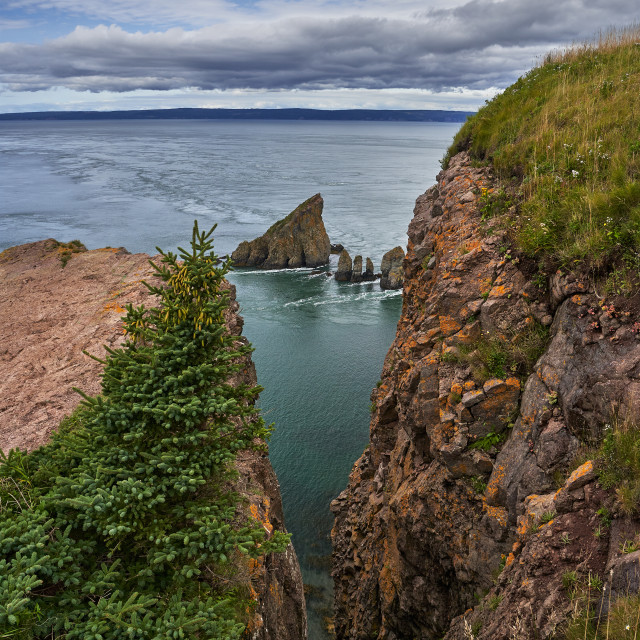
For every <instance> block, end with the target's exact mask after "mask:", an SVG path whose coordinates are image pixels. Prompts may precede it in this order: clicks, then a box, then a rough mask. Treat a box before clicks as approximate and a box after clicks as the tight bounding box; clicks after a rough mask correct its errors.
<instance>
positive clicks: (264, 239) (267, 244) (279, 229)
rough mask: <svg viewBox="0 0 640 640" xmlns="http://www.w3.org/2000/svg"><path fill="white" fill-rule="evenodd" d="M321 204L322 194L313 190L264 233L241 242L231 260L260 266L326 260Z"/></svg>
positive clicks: (301, 264)
mask: <svg viewBox="0 0 640 640" xmlns="http://www.w3.org/2000/svg"><path fill="white" fill-rule="evenodd" d="M323 205H324V201H323V200H322V196H321V195H320V194H319V193H317V194H316V195H315V196H313V197H312V198H309V199H308V200H306V201H305V202H303V203H302V204H301V205H299V206H298V207H297V208H296V209H294V210H293V211H292V212H291V213H290V214H289V215H288V216H287V217H286V218H283V219H282V220H278V222H276V223H275V224H274V225H272V226H271V227H270V228H269V229H268V231H267V232H266V233H265V234H264V235H262V236H260V237H259V238H256V239H255V240H252V241H251V242H246V241H245V242H241V243H240V244H239V245H238V248H237V249H236V250H235V251H234V252H233V254H232V258H233V261H234V264H235V265H236V266H238V267H259V268H261V269H285V268H289V269H293V268H297V267H319V266H321V265H323V264H327V262H329V254H330V253H331V243H330V242H329V236H328V235H327V232H326V230H325V228H324V222H323V221H322V208H323Z"/></svg>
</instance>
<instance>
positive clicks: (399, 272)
mask: <svg viewBox="0 0 640 640" xmlns="http://www.w3.org/2000/svg"><path fill="white" fill-rule="evenodd" d="M403 260H404V251H403V249H402V247H395V248H393V249H391V251H387V253H385V254H384V256H382V265H381V268H382V278H381V279H380V288H381V289H402V283H403V282H404V271H403V269H402V262H403Z"/></svg>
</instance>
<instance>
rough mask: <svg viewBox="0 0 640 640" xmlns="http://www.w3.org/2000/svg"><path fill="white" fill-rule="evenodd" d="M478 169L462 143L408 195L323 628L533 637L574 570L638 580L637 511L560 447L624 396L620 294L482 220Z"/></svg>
mask: <svg viewBox="0 0 640 640" xmlns="http://www.w3.org/2000/svg"><path fill="white" fill-rule="evenodd" d="M492 187H493V176H492V174H491V171H490V169H489V168H487V167H480V168H478V167H474V166H473V164H472V163H471V161H470V158H469V156H468V155H467V153H464V152H463V153H459V154H458V155H456V156H455V157H454V158H452V159H451V161H450V162H449V166H448V168H447V170H445V171H442V172H441V173H440V174H439V175H438V177H437V184H436V185H435V186H433V187H432V188H431V189H429V190H428V191H427V192H426V193H425V194H424V195H422V196H420V197H419V198H418V200H417V202H416V207H415V211H414V218H413V220H412V222H411V224H410V226H409V241H408V251H407V255H406V258H405V260H404V264H403V267H404V292H403V293H404V302H403V308H402V315H401V318H400V321H399V323H398V329H397V334H396V338H395V341H394V342H393V344H392V346H391V348H390V350H389V352H388V355H387V357H386V360H385V363H384V367H383V371H382V377H381V382H380V383H379V386H378V387H377V388H376V389H374V391H373V393H372V397H371V399H372V408H373V409H374V412H373V417H372V420H371V428H370V444H369V446H368V447H367V449H366V450H365V451H364V453H363V454H362V456H361V457H360V459H359V460H358V461H357V462H356V463H355V465H354V467H353V470H352V473H351V475H350V478H349V484H348V487H347V489H346V490H345V491H344V492H343V493H342V494H341V495H340V496H339V497H338V498H337V499H336V500H335V501H334V502H333V504H332V510H333V512H334V514H335V526H334V529H333V531H332V541H333V545H334V556H333V577H334V581H335V616H336V620H335V623H336V636H337V637H338V638H339V639H344V638H353V639H355V638H363V639H364V638H368V639H370V638H378V639H380V640H382V639H389V640H391V639H394V640H396V639H397V640H399V639H404V638H421V639H436V638H442V637H443V636H444V635H445V634H446V636H445V637H446V638H447V640H453V639H456V640H462V639H466V640H469V639H470V638H479V639H489V638H491V639H492V640H501V639H505V640H506V639H507V638H508V639H510V640H511V639H514V638H517V639H525V638H549V637H551V636H552V635H553V634H554V633H557V634H561V632H562V629H563V628H564V627H563V625H565V623H566V622H567V620H568V618H569V617H570V614H571V613H572V611H576V610H577V609H578V608H579V607H578V606H577V604H576V599H575V594H576V593H577V592H578V588H577V585H578V584H582V585H587V587H585V593H586V592H587V589H588V593H589V594H590V596H591V598H592V599H595V600H596V601H598V598H599V601H600V602H601V603H604V602H605V600H606V599H605V598H604V597H603V596H602V595H601V594H602V593H606V587H607V586H608V587H609V593H612V592H613V593H614V594H617V595H620V594H624V593H626V594H627V595H629V594H633V593H635V591H637V590H638V588H639V586H640V585H639V583H640V565H639V564H638V560H639V558H638V555H640V552H639V551H636V550H635V549H637V546H636V547H634V546H633V545H632V546H626V547H625V545H626V544H627V542H628V541H631V540H636V541H637V540H638V532H639V531H640V522H638V520H635V519H633V518H632V517H631V516H628V515H625V513H623V512H622V511H620V510H619V508H618V507H617V506H616V500H615V496H614V495H613V494H612V493H611V492H607V491H604V490H603V489H602V488H601V487H600V486H599V484H598V482H597V478H596V474H595V473H594V469H593V463H592V462H591V461H588V460H587V461H586V462H585V463H584V464H583V465H582V466H578V464H579V462H581V460H578V461H577V462H576V452H578V451H582V452H583V459H586V458H588V457H589V453H590V451H589V450H585V445H584V443H585V442H592V443H593V442H597V441H598V440H599V439H601V437H602V434H603V430H605V431H606V428H607V425H610V424H611V421H612V416H618V418H619V419H632V420H633V419H637V417H638V415H640V414H639V410H640V341H639V340H638V327H639V326H640V325H639V324H637V321H638V320H639V319H640V318H638V317H636V316H637V306H636V307H635V308H634V306H633V305H634V300H629V299H625V298H620V299H616V300H607V301H605V300H603V298H602V297H601V296H600V295H598V292H597V291H596V287H595V286H594V284H593V281H590V280H589V279H583V280H580V279H576V278H575V277H572V276H569V275H566V274H564V273H562V272H557V273H555V275H553V276H552V277H551V278H550V279H549V281H548V282H547V283H541V282H539V281H538V279H536V278H535V277H534V276H535V274H536V270H535V267H534V265H533V264H532V263H531V262H530V261H528V260H526V259H524V257H523V256H521V255H519V254H517V253H516V252H515V251H514V250H513V249H512V245H511V243H510V241H509V238H508V237H507V232H506V231H505V229H504V227H500V226H499V225H495V226H493V225H491V224H490V221H489V222H487V221H484V222H483V220H482V215H481V211H480V208H481V198H482V196H483V195H484V194H486V193H487V192H490V191H491V189H492ZM545 284H546V285H547V286H545ZM636 302H637V301H636ZM634 322H635V323H636V324H634ZM576 466H577V468H576V469H575V470H574V467H576ZM609 525H610V526H609ZM594 532H595V533H594ZM567 576H570V577H571V580H573V582H572V584H570V585H567V580H569V579H568V578H567ZM593 576H598V579H599V580H600V585H599V588H600V591H597V586H598V585H597V584H595V586H593V585H592V582H593ZM603 583H606V584H604V585H603ZM603 586H604V591H603ZM634 589H635V591H634ZM598 594H600V595H598ZM615 597H617V596H616V595H614V600H615ZM580 602H582V601H580ZM609 603H611V601H609ZM607 606H608V605H607ZM600 610H601V611H606V606H604V607H600ZM631 622H632V624H633V622H635V618H634V620H633V621H631ZM556 637H563V636H562V635H556ZM580 637H582V635H580ZM590 637H591V636H590ZM618 637H623V636H618ZM624 637H626V636H624Z"/></svg>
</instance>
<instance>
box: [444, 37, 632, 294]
mask: <svg viewBox="0 0 640 640" xmlns="http://www.w3.org/2000/svg"><path fill="white" fill-rule="evenodd" d="M638 31H639V29H638V27H637V26H635V27H632V28H630V29H628V30H626V31H623V32H621V33H610V34H606V35H605V36H603V37H602V39H601V41H600V42H599V43H597V44H596V45H586V46H583V47H576V48H573V49H570V50H569V51H567V52H564V53H562V54H557V55H555V54H554V55H550V56H548V57H547V59H546V60H544V62H543V63H542V64H541V65H540V66H538V67H536V68H534V69H532V70H531V71H530V72H529V73H527V74H526V75H525V76H523V77H522V78H520V79H519V80H518V81H517V82H516V83H515V84H513V85H512V86H511V87H509V88H507V89H506V90H505V91H504V92H503V93H502V94H500V95H498V96H497V97H496V98H494V99H493V100H491V101H490V102H488V103H487V104H486V105H485V106H484V107H483V108H482V109H480V111H479V112H478V113H477V114H476V115H475V116H473V117H472V118H470V119H469V120H467V122H466V123H465V124H464V125H463V126H462V128H461V129H460V131H459V132H458V134H457V136H456V138H455V139H454V142H453V144H452V146H451V147H450V149H449V151H448V152H447V156H445V159H444V160H443V166H446V165H447V164H448V159H449V158H450V157H452V156H453V155H454V154H455V153H458V152H459V151H462V150H468V151H469V152H470V154H471V157H472V160H474V161H477V162H480V163H489V164H491V165H492V167H493V169H494V171H495V173H496V176H497V178H498V180H500V181H502V182H507V181H511V180H512V179H514V178H515V179H516V180H517V181H518V182H519V184H520V195H519V198H518V209H519V215H518V216H517V217H515V216H512V217H511V219H510V220H508V221H505V222H507V223H508V225H509V226H512V228H513V230H514V236H515V238H516V243H517V246H518V248H519V249H520V250H521V251H523V252H524V253H525V254H527V255H529V256H536V257H538V258H540V259H541V260H543V261H544V262H545V263H547V264H549V263H550V265H558V266H561V265H566V266H568V267H569V268H578V267H583V268H592V269H595V270H599V271H601V272H603V273H604V274H605V275H606V274H607V273H608V272H610V271H611V270H612V269H616V270H618V272H619V273H618V276H617V277H616V279H615V280H614V281H612V282H610V284H609V287H610V288H612V289H613V288H615V289H616V290H620V291H622V290H625V292H630V291H632V290H633V289H634V287H635V288H637V285H638V279H639V278H638V269H637V261H638V256H640V119H639V117H638V114H640V94H639V93H638V91H637V86H638V83H639V82H640V51H639V50H638V47H637V41H638V38H639V34H638ZM505 199H506V196H505ZM505 205H506V202H505V204H501V199H500V198H499V197H498V194H496V195H491V196H489V194H487V196H486V197H484V198H481V207H482V212H483V216H484V217H487V216H494V215H499V214H500V213H502V212H503V211H505V210H506V209H507V208H508V207H507V206H505ZM629 262H630V263H632V264H635V265H636V266H635V271H633V270H630V269H629V267H628V266H626V265H627V264H629ZM621 283H622V284H621Z"/></svg>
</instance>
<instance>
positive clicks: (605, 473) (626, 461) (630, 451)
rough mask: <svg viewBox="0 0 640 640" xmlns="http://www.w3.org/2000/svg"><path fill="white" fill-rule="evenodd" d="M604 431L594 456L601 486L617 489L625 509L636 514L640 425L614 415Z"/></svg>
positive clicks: (639, 494)
mask: <svg viewBox="0 0 640 640" xmlns="http://www.w3.org/2000/svg"><path fill="white" fill-rule="evenodd" d="M604 430H605V436H604V438H603V440H602V444H601V445H600V448H599V449H598V451H597V452H596V455H595V462H596V467H597V471H598V478H599V481H600V485H601V486H602V487H603V488H604V489H615V491H616V495H617V497H618V501H619V503H620V507H621V508H622V510H623V512H624V513H626V514H628V515H635V514H637V513H638V512H639V511H640V426H639V425H638V424H637V423H636V422H634V421H632V420H623V419H622V418H620V417H618V416H614V417H613V419H612V420H611V423H610V424H607V425H605V428H604Z"/></svg>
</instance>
